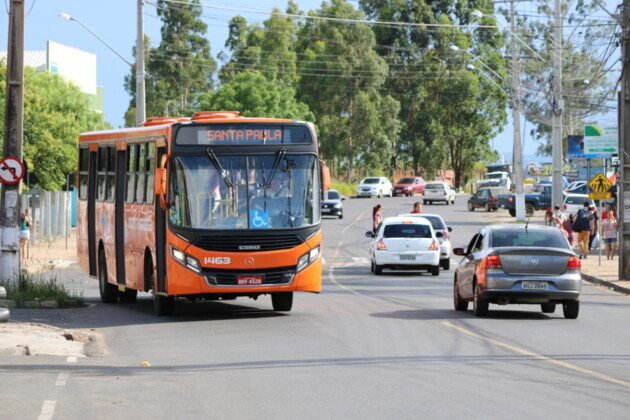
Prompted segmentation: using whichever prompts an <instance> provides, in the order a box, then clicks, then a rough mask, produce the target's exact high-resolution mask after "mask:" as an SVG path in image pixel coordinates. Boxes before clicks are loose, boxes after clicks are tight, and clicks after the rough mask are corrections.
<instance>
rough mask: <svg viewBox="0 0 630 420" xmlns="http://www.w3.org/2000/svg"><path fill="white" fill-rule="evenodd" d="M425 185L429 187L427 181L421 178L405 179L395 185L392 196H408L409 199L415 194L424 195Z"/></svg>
mask: <svg viewBox="0 0 630 420" xmlns="http://www.w3.org/2000/svg"><path fill="white" fill-rule="evenodd" d="M425 185H427V181H425V180H424V178H422V177H421V176H412V177H407V178H403V179H401V180H400V181H398V183H397V184H396V185H394V189H393V190H392V194H393V195H394V197H395V196H397V195H406V196H408V197H411V196H412V195H415V194H420V195H422V193H424V186H425Z"/></svg>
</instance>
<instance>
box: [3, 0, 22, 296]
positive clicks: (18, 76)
mask: <svg viewBox="0 0 630 420" xmlns="http://www.w3.org/2000/svg"><path fill="white" fill-rule="evenodd" d="M6 80H7V82H6V83H7V87H6V102H5V108H4V147H3V155H4V156H3V157H5V158H6V157H14V158H17V159H19V160H20V161H21V160H22V137H23V132H24V0H11V6H10V10H9V43H8V48H7V78H6ZM20 184H21V183H20V182H18V183H16V184H3V185H2V191H1V193H0V207H1V212H2V213H1V214H0V231H1V237H0V280H3V281H8V282H9V283H12V284H17V283H18V281H19V278H20V254H19V252H20V238H19V228H18V220H19V217H18V216H19V204H18V196H19V191H20Z"/></svg>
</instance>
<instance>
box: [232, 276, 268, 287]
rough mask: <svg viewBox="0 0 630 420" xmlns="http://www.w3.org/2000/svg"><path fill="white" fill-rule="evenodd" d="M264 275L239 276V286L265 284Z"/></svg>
mask: <svg viewBox="0 0 630 420" xmlns="http://www.w3.org/2000/svg"><path fill="white" fill-rule="evenodd" d="M263 279H264V277H263V276H237V277H236V284H237V286H257V285H260V284H263Z"/></svg>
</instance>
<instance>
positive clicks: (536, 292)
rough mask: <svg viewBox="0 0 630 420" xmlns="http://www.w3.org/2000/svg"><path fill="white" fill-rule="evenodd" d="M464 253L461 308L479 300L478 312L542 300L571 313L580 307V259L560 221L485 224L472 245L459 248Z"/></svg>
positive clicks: (458, 280) (458, 276)
mask: <svg viewBox="0 0 630 420" xmlns="http://www.w3.org/2000/svg"><path fill="white" fill-rule="evenodd" d="M453 253H454V254H455V255H461V256H463V257H464V258H463V259H462V261H461V262H460V264H459V266H458V268H457V270H456V271H455V280H454V287H453V298H454V304H455V310H457V311H465V310H467V309H468V302H473V311H474V314H475V315H476V316H485V315H486V314H487V313H488V307H489V304H490V303H493V304H498V305H507V304H538V305H541V309H542V312H544V313H553V312H554V311H555V309H556V304H561V305H562V309H563V312H564V316H565V318H570V319H575V318H577V317H578V314H579V311H580V300H579V299H580V290H581V282H582V275H581V273H580V269H581V264H580V260H579V258H578V257H577V255H575V253H574V252H573V251H572V250H571V247H570V246H569V243H568V241H567V239H566V238H565V237H564V235H563V233H562V232H561V231H560V230H559V229H558V228H555V227H550V226H544V225H530V224H506V225H489V226H484V227H482V228H481V229H480V230H479V231H478V232H477V233H476V234H475V235H474V236H473V237H472V239H471V240H470V242H469V243H468V247H467V248H455V249H453Z"/></svg>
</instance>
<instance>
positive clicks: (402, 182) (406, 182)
mask: <svg viewBox="0 0 630 420" xmlns="http://www.w3.org/2000/svg"><path fill="white" fill-rule="evenodd" d="M414 182H415V180H414V179H413V178H403V179H401V180H400V181H398V183H399V184H413V183H414Z"/></svg>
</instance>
